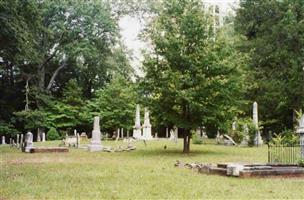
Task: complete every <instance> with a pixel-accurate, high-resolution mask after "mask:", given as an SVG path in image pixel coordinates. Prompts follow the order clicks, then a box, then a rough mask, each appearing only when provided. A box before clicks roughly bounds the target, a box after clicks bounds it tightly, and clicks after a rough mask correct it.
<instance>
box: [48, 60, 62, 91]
mask: <svg viewBox="0 0 304 200" xmlns="http://www.w3.org/2000/svg"><path fill="white" fill-rule="evenodd" d="M65 66H66V61H64V62H63V63H62V64H61V65H60V66H59V67H58V68H57V69H56V70H55V72H54V73H53V76H52V78H51V79H50V82H49V84H48V86H47V88H46V90H50V89H51V87H52V85H53V83H54V82H55V78H56V77H57V75H58V73H59V71H60V70H61V69H63V68H64V67H65Z"/></svg>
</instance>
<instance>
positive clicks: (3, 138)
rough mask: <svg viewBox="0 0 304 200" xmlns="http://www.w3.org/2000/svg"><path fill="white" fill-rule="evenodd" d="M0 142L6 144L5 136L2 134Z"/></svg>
mask: <svg viewBox="0 0 304 200" xmlns="http://www.w3.org/2000/svg"><path fill="white" fill-rule="evenodd" d="M2 144H6V143H5V136H4V135H3V136H2Z"/></svg>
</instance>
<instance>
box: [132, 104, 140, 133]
mask: <svg viewBox="0 0 304 200" xmlns="http://www.w3.org/2000/svg"><path fill="white" fill-rule="evenodd" d="M133 137H134V138H135V139H140V138H141V125H140V107H139V105H138V104H137V105H136V113H135V125H134V127H133Z"/></svg>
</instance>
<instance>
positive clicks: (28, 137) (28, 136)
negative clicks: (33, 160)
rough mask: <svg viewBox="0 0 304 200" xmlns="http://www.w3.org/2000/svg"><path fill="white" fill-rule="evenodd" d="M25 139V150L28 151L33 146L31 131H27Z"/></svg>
mask: <svg viewBox="0 0 304 200" xmlns="http://www.w3.org/2000/svg"><path fill="white" fill-rule="evenodd" d="M25 141H26V142H25V152H27V153H30V152H31V149H32V148H33V134H32V133H31V132H27V134H26V138H25Z"/></svg>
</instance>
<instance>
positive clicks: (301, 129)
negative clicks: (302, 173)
mask: <svg viewBox="0 0 304 200" xmlns="http://www.w3.org/2000/svg"><path fill="white" fill-rule="evenodd" d="M298 123H299V126H298V127H297V130H296V132H297V133H298V134H300V146H301V158H302V159H304V115H302V117H301V118H300V119H299V120H298Z"/></svg>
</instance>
